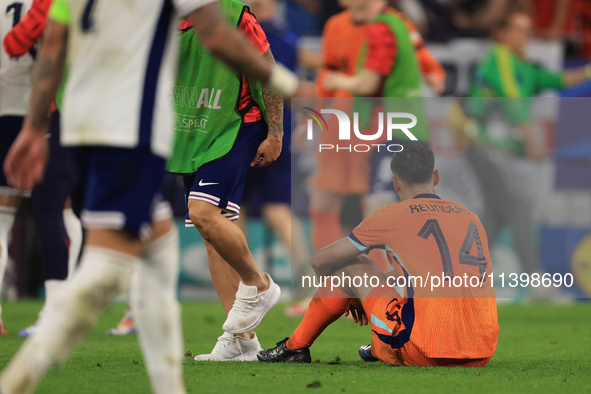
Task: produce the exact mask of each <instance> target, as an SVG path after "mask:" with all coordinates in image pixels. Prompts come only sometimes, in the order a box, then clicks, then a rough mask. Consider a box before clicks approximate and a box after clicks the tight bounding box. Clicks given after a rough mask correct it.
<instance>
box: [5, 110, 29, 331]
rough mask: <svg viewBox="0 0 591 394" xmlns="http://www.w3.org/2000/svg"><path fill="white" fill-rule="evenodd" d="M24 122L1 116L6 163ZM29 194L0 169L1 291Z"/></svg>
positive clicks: (19, 119)
mask: <svg viewBox="0 0 591 394" xmlns="http://www.w3.org/2000/svg"><path fill="white" fill-rule="evenodd" d="M22 124H23V117H22V116H2V117H0V129H1V130H2V133H0V160H1V161H2V163H4V159H5V158H6V154H7V153H8V149H10V146H11V145H12V143H13V142H14V140H15V138H16V136H17V135H18V132H19V131H20V129H21V126H22ZM27 195H28V193H24V192H21V191H18V190H15V189H13V188H11V187H9V186H8V183H7V182H6V177H5V175H4V171H0V293H1V292H2V283H3V281H4V273H5V272H6V268H7V265H8V239H9V238H10V233H11V232H12V225H13V224H14V217H15V215H16V211H17V209H18V207H19V205H20V202H21V196H27ZM3 334H6V329H5V328H4V323H3V321H2V307H1V306H0V335H3Z"/></svg>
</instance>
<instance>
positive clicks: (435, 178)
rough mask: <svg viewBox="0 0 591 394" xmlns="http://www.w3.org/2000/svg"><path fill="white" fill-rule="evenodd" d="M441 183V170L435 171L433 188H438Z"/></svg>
mask: <svg viewBox="0 0 591 394" xmlns="http://www.w3.org/2000/svg"><path fill="white" fill-rule="evenodd" d="M438 183H439V170H435V172H434V173H433V187H435V186H437V184H438Z"/></svg>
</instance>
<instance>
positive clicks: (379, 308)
mask: <svg viewBox="0 0 591 394" xmlns="http://www.w3.org/2000/svg"><path fill="white" fill-rule="evenodd" d="M413 303H414V302H413V300H412V299H410V300H408V299H405V298H400V299H398V298H367V299H366V300H365V305H364V309H365V313H366V314H367V316H368V318H369V319H370V322H371V330H372V333H373V335H372V340H371V353H372V354H373V356H374V357H377V358H379V359H380V360H382V361H384V362H387V363H389V364H392V365H414V366H423V367H436V366H438V367H460V366H461V367H483V366H485V365H486V364H487V363H488V361H489V360H490V357H487V358H480V359H455V358H429V357H426V356H425V355H424V354H423V353H422V352H421V351H420V350H419V349H418V348H417V347H416V346H415V345H414V344H413V343H412V340H410V331H411V330H412V324H413V323H414V310H413ZM405 305H406V306H407V308H408V309H406V313H407V314H408V313H410V314H411V315H412V316H405V318H404V319H403V314H404V313H405V308H403V307H404V306H405ZM409 317H410V318H409ZM403 320H404V321H406V322H407V323H408V324H409V325H410V327H406V325H405V323H404V321H403Z"/></svg>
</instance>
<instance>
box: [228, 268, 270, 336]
mask: <svg viewBox="0 0 591 394" xmlns="http://www.w3.org/2000/svg"><path fill="white" fill-rule="evenodd" d="M265 275H266V276H267V279H268V280H269V288H268V289H267V290H266V291H264V292H262V293H259V294H257V293H258V289H257V287H256V286H247V285H245V284H244V283H242V282H240V284H239V285H238V291H237V292H236V301H234V305H233V306H232V309H231V310H230V313H228V318H227V319H226V322H225V323H224V326H223V327H222V328H223V329H224V331H226V332H229V333H231V334H243V333H245V332H249V331H252V330H254V329H255V328H256V327H257V326H258V325H259V324H260V323H261V320H263V317H264V316H265V315H266V314H267V312H269V311H270V310H271V309H272V308H273V307H274V306H275V305H277V302H278V301H279V297H280V296H281V289H280V288H279V286H278V285H277V284H275V282H273V279H271V276H270V275H269V274H267V273H265Z"/></svg>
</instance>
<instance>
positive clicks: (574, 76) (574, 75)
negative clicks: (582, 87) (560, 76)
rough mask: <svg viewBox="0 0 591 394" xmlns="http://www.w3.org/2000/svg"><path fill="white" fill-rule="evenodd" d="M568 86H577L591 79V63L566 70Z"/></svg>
mask: <svg viewBox="0 0 591 394" xmlns="http://www.w3.org/2000/svg"><path fill="white" fill-rule="evenodd" d="M564 78H565V83H566V86H575V85H578V84H580V83H583V82H587V81H588V80H589V79H591V65H587V66H585V67H581V68H577V69H574V70H570V71H567V72H565V76H564Z"/></svg>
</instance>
